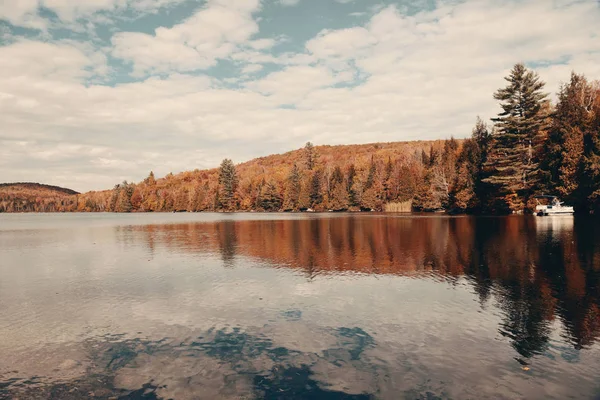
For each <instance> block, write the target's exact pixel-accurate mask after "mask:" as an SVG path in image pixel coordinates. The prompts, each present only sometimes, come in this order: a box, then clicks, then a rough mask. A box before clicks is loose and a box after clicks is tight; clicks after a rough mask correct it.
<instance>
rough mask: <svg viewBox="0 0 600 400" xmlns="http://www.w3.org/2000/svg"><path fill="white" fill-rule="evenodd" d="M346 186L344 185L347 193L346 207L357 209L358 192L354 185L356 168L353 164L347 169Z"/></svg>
mask: <svg viewBox="0 0 600 400" xmlns="http://www.w3.org/2000/svg"><path fill="white" fill-rule="evenodd" d="M347 176H348V177H347V180H346V182H347V184H346V191H347V192H348V205H349V206H350V207H358V206H359V200H358V193H359V191H357V190H356V185H355V180H356V168H355V167H354V164H350V167H348V173H347Z"/></svg>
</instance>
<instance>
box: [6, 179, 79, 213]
mask: <svg viewBox="0 0 600 400" xmlns="http://www.w3.org/2000/svg"><path fill="white" fill-rule="evenodd" d="M78 194H79V193H78V192H76V191H74V190H71V189H66V188H62V187H58V186H51V185H44V184H41V183H33V182H16V183H0V212H30V211H38V212H53V211H62V210H64V209H65V208H69V207H72V206H74V204H75V203H76V195H78Z"/></svg>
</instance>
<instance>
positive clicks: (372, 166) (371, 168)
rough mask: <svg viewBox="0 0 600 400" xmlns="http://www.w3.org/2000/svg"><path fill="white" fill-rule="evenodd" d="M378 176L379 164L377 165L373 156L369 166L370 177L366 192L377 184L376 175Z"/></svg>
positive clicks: (366, 184) (367, 181)
mask: <svg viewBox="0 0 600 400" xmlns="http://www.w3.org/2000/svg"><path fill="white" fill-rule="evenodd" d="M376 174H377V164H375V157H374V156H371V164H369V175H367V180H366V182H365V190H367V189H370V188H371V187H372V186H373V183H375V175H376Z"/></svg>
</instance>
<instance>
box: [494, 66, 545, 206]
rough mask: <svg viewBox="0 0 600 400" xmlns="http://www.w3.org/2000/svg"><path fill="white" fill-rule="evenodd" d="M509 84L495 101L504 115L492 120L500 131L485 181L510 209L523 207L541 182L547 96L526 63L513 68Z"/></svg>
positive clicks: (508, 79) (495, 136)
mask: <svg viewBox="0 0 600 400" xmlns="http://www.w3.org/2000/svg"><path fill="white" fill-rule="evenodd" d="M505 80H506V81H508V85H507V86H506V87H505V88H502V89H499V90H498V91H497V92H496V93H495V94H494V98H495V99H496V100H499V101H500V106H501V108H502V112H501V113H500V114H498V117H497V118H494V119H492V120H493V121H494V122H496V126H497V128H498V131H497V134H495V135H494V137H493V142H492V147H491V150H490V153H489V154H488V159H487V162H486V168H487V170H488V176H487V177H486V178H485V179H484V181H485V182H488V183H490V184H492V185H493V186H494V188H495V189H496V195H497V196H498V197H503V198H504V201H505V203H506V205H507V206H508V208H511V209H513V210H514V209H518V208H522V207H523V206H524V205H525V203H526V202H527V200H528V198H529V196H530V195H531V194H532V193H533V190H534V189H535V188H536V185H537V184H538V181H539V164H538V163H539V160H538V156H537V155H538V153H539V146H540V145H541V140H540V132H541V131H542V130H543V129H544V128H545V124H546V121H547V114H546V113H545V111H544V110H545V109H546V107H545V105H546V102H547V100H546V97H547V94H546V93H543V92H542V89H543V88H544V82H543V81H541V80H540V78H539V76H538V75H537V73H535V72H534V71H530V70H528V69H527V68H526V67H525V66H524V65H523V64H517V65H515V66H514V67H513V69H512V71H511V73H510V75H509V76H508V77H506V78H505Z"/></svg>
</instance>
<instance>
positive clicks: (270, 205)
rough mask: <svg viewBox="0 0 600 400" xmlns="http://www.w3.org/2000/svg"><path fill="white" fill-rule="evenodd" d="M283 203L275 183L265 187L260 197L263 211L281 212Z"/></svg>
mask: <svg viewBox="0 0 600 400" xmlns="http://www.w3.org/2000/svg"><path fill="white" fill-rule="evenodd" d="M282 203H283V202H282V199H281V195H280V194H279V191H278V190H277V186H275V184H274V183H273V182H268V183H267V184H266V185H265V186H263V191H262V193H261V195H260V206H261V208H262V209H263V210H265V211H279V210H280V209H281V204H282Z"/></svg>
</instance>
